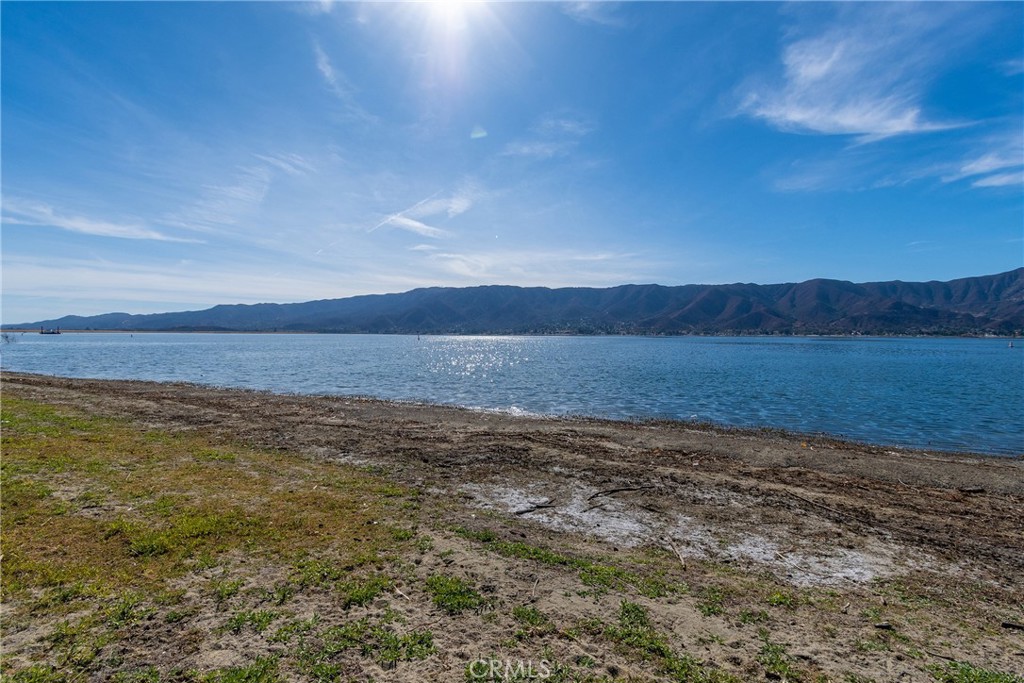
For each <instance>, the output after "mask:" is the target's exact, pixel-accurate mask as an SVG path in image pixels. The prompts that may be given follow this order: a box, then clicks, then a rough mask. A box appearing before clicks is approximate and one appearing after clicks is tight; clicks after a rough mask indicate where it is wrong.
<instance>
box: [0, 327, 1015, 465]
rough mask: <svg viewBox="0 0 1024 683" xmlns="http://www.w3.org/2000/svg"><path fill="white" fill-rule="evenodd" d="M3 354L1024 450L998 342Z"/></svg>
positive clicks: (232, 337)
mask: <svg viewBox="0 0 1024 683" xmlns="http://www.w3.org/2000/svg"><path fill="white" fill-rule="evenodd" d="M0 353H2V358H0V363H2V367H3V368H4V369H6V370H16V371H24V372H36V373H43V374H50V375H61V376H67V377H90V378H106V379H145V380H158V381H168V380H177V381H189V382H198V383H201V384H210V385H217V386H228V387H243V388H250V389H267V390H271V391H276V392H291V393H302V394H348V395H365V396H376V397H380V398H386V399H399V400H413V401H429V402H434V403H447V404H456V405H461V406H468V407H472V408H483V409H497V410H507V411H512V412H529V413H540V414H548V415H565V414H582V415H591V416H598V417H609V418H670V419H695V420H706V421H712V422H717V423H721V424H726V425H734V426H744V427H755V426H766V427H780V428H783V429H788V430H794V431H801V432H825V433H830V434H834V435H838V436H843V437H846V438H852V439H857V440H861V441H867V442H871V443H880V444H892V445H900V446H914V447H921V448H936V449H947V450H961V451H976V452H982V453H992V454H1001V455H1016V454H1020V453H1022V452H1024V349H1021V348H1016V349H1009V348H1007V341H1006V340H999V339H948V338H941V339H936V338H920V339H918V338H914V339H906V338H881V339H879V338H824V337H810V338H794V337H786V338H776V337H737V338H730V337H667V338H662V337H454V336H424V337H421V338H417V337H415V336H392V335H266V334H262V335H260V334H252V335H248V334H160V333H148V334H134V335H130V334H105V333H81V334H74V333H66V334H62V335H59V336H57V335H54V336H44V335H39V334H32V333H29V334H24V335H14V342H13V343H9V344H3V345H2V347H0Z"/></svg>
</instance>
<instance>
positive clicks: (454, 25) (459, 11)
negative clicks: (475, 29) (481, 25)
mask: <svg viewBox="0 0 1024 683" xmlns="http://www.w3.org/2000/svg"><path fill="white" fill-rule="evenodd" d="M424 4H425V5H426V6H427V8H428V11H429V13H430V18H431V22H432V23H434V24H435V26H436V28H443V29H446V30H449V31H462V30H465V29H466V28H467V27H468V24H469V18H470V16H471V15H472V14H473V12H474V11H475V10H476V9H477V8H479V7H480V6H481V5H482V4H483V3H481V2H467V1H466V0H430V1H429V2H426V3H424Z"/></svg>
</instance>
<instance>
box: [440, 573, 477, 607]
mask: <svg viewBox="0 0 1024 683" xmlns="http://www.w3.org/2000/svg"><path fill="white" fill-rule="evenodd" d="M427 592H429V593H430V596H431V597H432V598H433V600H434V604H435V605H437V606H438V607H440V608H441V609H443V610H444V611H445V612H447V613H448V614H459V613H461V612H465V611H466V610H473V611H476V612H478V611H480V610H481V609H483V608H484V606H486V605H487V600H486V599H485V598H484V597H483V596H482V595H480V593H479V592H477V590H476V589H475V588H473V586H472V585H470V584H469V582H467V581H465V580H464V579H460V578H459V577H457V576H447V575H444V574H435V575H433V576H431V577H429V578H428V579H427Z"/></svg>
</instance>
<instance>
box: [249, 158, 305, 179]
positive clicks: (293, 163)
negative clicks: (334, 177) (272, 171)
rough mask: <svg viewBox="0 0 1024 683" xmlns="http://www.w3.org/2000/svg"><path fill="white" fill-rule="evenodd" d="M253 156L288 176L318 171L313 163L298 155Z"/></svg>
mask: <svg viewBox="0 0 1024 683" xmlns="http://www.w3.org/2000/svg"><path fill="white" fill-rule="evenodd" d="M253 156H254V157H256V158H257V159H259V160H260V161H263V162H266V163H268V164H270V165H271V166H273V167H274V168H277V169H278V170H281V171H284V172H285V173H287V174H288V175H293V176H301V175H306V174H308V173H313V172H315V171H316V169H315V168H314V167H313V165H312V164H311V163H309V162H308V161H306V160H305V159H304V158H302V157H301V156H299V155H298V154H269V155H268V154H254V155H253Z"/></svg>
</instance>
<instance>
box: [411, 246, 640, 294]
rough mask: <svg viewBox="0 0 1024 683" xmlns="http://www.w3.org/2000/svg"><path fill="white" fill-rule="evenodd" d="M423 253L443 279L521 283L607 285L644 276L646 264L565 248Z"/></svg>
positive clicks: (633, 257)
mask: <svg viewBox="0 0 1024 683" xmlns="http://www.w3.org/2000/svg"><path fill="white" fill-rule="evenodd" d="M425 255H426V257H427V258H428V259H429V260H430V262H432V263H433V264H434V265H435V266H437V267H438V268H439V269H440V272H441V274H442V276H443V279H444V280H445V281H450V280H451V279H452V278H455V279H458V280H463V281H466V282H471V283H478V282H490V283H503V284H516V285H521V286H547V287H560V286H571V285H577V286H587V285H592V286H610V285H614V284H622V283H624V282H633V281H638V280H642V279H644V278H645V276H644V275H643V274H642V273H643V272H644V270H645V268H646V267H648V266H649V264H648V263H645V262H643V261H642V260H641V259H639V258H638V257H637V255H636V254H629V253H618V252H585V251H576V250H567V249H545V250H533V249H495V250H490V251H460V252H453V251H432V252H427V254H425ZM648 277H649V276H648Z"/></svg>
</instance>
